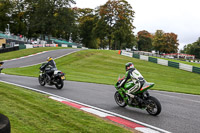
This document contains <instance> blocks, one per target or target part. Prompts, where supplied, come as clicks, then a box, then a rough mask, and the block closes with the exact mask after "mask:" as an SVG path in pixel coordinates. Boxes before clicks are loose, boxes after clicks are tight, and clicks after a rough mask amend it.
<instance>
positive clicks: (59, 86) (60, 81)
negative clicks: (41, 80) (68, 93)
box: [55, 78, 64, 90]
mask: <svg viewBox="0 0 200 133" xmlns="http://www.w3.org/2000/svg"><path fill="white" fill-rule="evenodd" d="M55 86H56V88H57V89H59V90H60V89H62V88H63V86H64V82H63V80H62V79H61V78H59V79H58V82H57V84H55Z"/></svg>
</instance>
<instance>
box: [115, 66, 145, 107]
mask: <svg viewBox="0 0 200 133" xmlns="http://www.w3.org/2000/svg"><path fill="white" fill-rule="evenodd" d="M125 69H126V74H125V77H124V78H123V79H122V80H121V82H120V84H119V85H118V88H121V87H123V88H124V85H125V83H126V82H129V81H133V83H134V84H135V85H134V86H133V87H132V88H130V89H129V90H128V93H126V95H128V96H129V98H130V100H129V104H131V102H132V100H133V99H134V98H135V99H137V101H139V102H140V103H141V102H142V99H140V98H139V97H137V96H135V95H133V94H132V93H135V92H137V91H138V90H140V89H141V87H142V86H143V85H144V83H145V80H144V78H143V76H142V75H141V74H140V72H139V71H138V70H137V69H136V68H135V67H134V64H133V63H132V62H128V63H126V65H125Z"/></svg>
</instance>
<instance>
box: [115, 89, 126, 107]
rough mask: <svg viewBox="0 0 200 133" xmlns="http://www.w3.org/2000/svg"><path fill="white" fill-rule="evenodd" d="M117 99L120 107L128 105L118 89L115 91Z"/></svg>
mask: <svg viewBox="0 0 200 133" xmlns="http://www.w3.org/2000/svg"><path fill="white" fill-rule="evenodd" d="M114 98H115V101H116V103H117V104H118V105H119V106H120V107H126V105H127V104H126V102H125V101H124V99H123V98H122V96H121V95H120V94H119V92H118V91H116V92H115V95H114Z"/></svg>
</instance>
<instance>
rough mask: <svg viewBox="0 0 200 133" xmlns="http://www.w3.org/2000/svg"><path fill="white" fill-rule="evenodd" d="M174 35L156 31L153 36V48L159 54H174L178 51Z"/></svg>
mask: <svg viewBox="0 0 200 133" xmlns="http://www.w3.org/2000/svg"><path fill="white" fill-rule="evenodd" d="M177 37H178V36H177V35H176V34H175V33H164V32H163V31H162V30H157V31H156V33H155V35H154V36H153V47H154V49H155V50H156V51H159V52H160V53H176V52H177V51H178V45H179V43H178V39H177Z"/></svg>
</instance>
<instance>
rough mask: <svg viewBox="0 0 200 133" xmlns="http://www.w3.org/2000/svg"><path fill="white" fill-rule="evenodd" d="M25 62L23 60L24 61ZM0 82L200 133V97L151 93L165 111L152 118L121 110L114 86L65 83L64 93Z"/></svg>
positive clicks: (23, 81) (20, 80)
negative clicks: (115, 97) (116, 99)
mask: <svg viewBox="0 0 200 133" xmlns="http://www.w3.org/2000/svg"><path fill="white" fill-rule="evenodd" d="M22 62H23V61H22ZM0 80H3V81H7V82H12V83H15V84H20V85H23V86H28V87H31V88H35V89H38V90H42V91H46V92H49V93H52V94H55V95H58V96H62V97H65V98H68V99H71V100H75V101H78V102H81V103H84V104H88V105H91V106H95V107H98V108H101V109H104V110H108V111H111V112H114V113H117V114H120V115H123V116H126V117H129V118H131V119H135V120H138V121H140V122H144V123H146V124H149V125H152V126H155V127H158V128H161V129H164V130H167V131H169V132H173V133H199V132H200V129H199V124H200V96H198V95H189V94H180V93H172V92H164V91H154V90H150V91H149V92H150V95H152V96H155V97H156V98H158V99H159V101H160V102H161V105H162V112H161V114H160V115H159V116H156V117H155V116H151V115H149V114H148V113H147V112H146V111H145V110H140V109H135V108H130V107H125V108H121V107H119V106H118V105H117V104H116V103H115V100H114V93H115V91H116V90H115V88H114V86H112V85H103V84H94V83H84V82H75V81H65V82H64V84H65V85H64V87H63V89H62V90H57V89H56V88H55V86H48V85H46V86H40V85H39V83H38V79H37V78H33V77H24V76H15V75H3V74H1V75H0Z"/></svg>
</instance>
